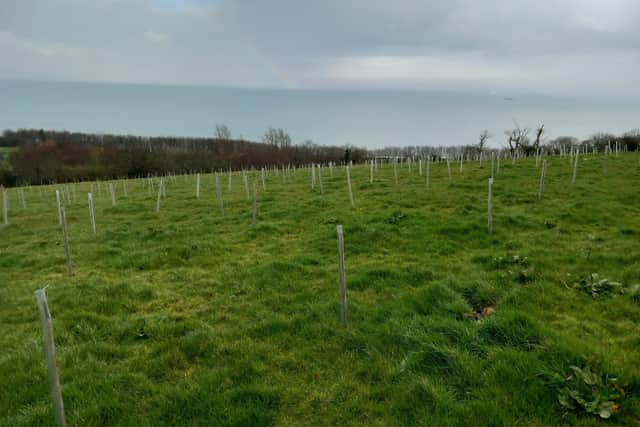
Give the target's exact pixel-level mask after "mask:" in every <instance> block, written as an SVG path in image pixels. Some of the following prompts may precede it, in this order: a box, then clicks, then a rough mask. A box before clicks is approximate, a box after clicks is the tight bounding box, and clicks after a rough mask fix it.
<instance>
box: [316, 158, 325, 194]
mask: <svg viewBox="0 0 640 427" xmlns="http://www.w3.org/2000/svg"><path fill="white" fill-rule="evenodd" d="M317 167H318V183H319V184H320V194H324V185H322V170H321V169H320V165H317Z"/></svg>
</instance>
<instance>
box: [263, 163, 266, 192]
mask: <svg viewBox="0 0 640 427" xmlns="http://www.w3.org/2000/svg"><path fill="white" fill-rule="evenodd" d="M264 175H265V171H264V168H262V191H265V192H266V191H267V181H266V178H265V176H264Z"/></svg>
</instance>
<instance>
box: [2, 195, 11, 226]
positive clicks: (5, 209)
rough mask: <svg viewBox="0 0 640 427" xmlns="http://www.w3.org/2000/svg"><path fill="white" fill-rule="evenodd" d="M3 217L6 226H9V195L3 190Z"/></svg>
mask: <svg viewBox="0 0 640 427" xmlns="http://www.w3.org/2000/svg"><path fill="white" fill-rule="evenodd" d="M2 217H3V218H4V225H9V195H8V194H7V190H2Z"/></svg>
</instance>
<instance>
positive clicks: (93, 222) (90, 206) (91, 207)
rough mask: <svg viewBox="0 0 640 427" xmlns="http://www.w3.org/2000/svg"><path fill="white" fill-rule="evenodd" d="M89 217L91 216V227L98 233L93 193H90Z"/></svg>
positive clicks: (94, 232)
mask: <svg viewBox="0 0 640 427" xmlns="http://www.w3.org/2000/svg"><path fill="white" fill-rule="evenodd" d="M89 218H91V229H92V230H93V234H96V217H95V216H94V214H93V194H92V193H89Z"/></svg>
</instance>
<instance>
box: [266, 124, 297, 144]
mask: <svg viewBox="0 0 640 427" xmlns="http://www.w3.org/2000/svg"><path fill="white" fill-rule="evenodd" d="M262 142H264V143H265V144H269V145H273V146H275V147H280V148H286V147H290V146H291V137H290V136H289V134H288V133H287V132H286V131H285V130H284V129H282V128H279V129H274V128H269V130H268V131H267V132H266V133H265V134H264V135H263V136H262Z"/></svg>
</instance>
